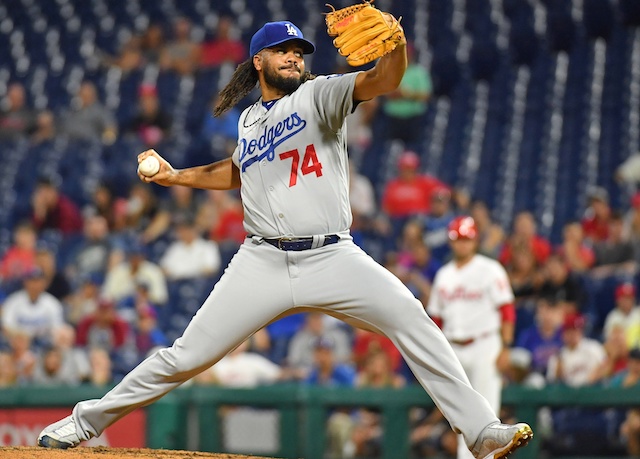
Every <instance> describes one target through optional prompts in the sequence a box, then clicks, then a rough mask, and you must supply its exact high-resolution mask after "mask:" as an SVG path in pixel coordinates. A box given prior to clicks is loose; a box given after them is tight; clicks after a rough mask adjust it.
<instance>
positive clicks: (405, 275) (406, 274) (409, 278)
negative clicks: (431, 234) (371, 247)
mask: <svg viewBox="0 0 640 459" xmlns="http://www.w3.org/2000/svg"><path fill="white" fill-rule="evenodd" d="M403 255H404V254H403ZM406 255H408V256H403V257H400V256H399V257H398V262H397V269H395V270H394V271H395V274H396V275H397V276H398V278H400V280H401V281H402V282H403V283H404V284H405V285H407V286H408V287H409V290H411V292H412V293H413V294H414V295H415V297H416V298H418V299H419V300H420V301H422V303H423V304H427V303H428V302H429V296H430V294H431V285H432V284H433V279H434V277H435V275H436V272H437V271H438V270H439V269H440V267H441V266H442V263H441V262H440V261H439V260H436V259H435V258H433V256H432V255H431V250H430V249H429V247H428V246H427V245H426V244H425V243H424V241H422V240H420V241H419V242H418V243H417V244H415V245H413V246H412V248H411V252H410V253H408V254H406Z"/></svg>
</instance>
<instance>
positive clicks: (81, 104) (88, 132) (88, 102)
mask: <svg viewBox="0 0 640 459" xmlns="http://www.w3.org/2000/svg"><path fill="white" fill-rule="evenodd" d="M61 132H62V134H64V135H66V136H68V137H69V139H71V140H85V141H90V142H95V141H98V140H100V141H102V142H103V143H105V144H107V145H110V144H112V143H113V142H114V141H115V140H116V136H117V129H116V121H115V118H114V116H113V113H111V111H110V110H109V109H107V108H106V107H105V106H104V105H102V103H100V101H99V99H98V92H97V90H96V87H95V85H94V84H93V83H92V82H90V81H83V82H82V84H81V85H80V88H79V89H78V92H77V93H76V94H75V96H74V98H73V99H72V101H71V106H70V107H69V108H68V109H67V110H66V111H65V112H64V113H63V115H62V129H61Z"/></svg>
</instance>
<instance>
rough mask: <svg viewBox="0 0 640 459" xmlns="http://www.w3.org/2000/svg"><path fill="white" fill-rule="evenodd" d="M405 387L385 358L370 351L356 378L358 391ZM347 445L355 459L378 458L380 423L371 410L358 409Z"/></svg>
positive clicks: (380, 441) (380, 444) (380, 433)
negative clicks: (358, 458) (349, 442)
mask: <svg viewBox="0 0 640 459" xmlns="http://www.w3.org/2000/svg"><path fill="white" fill-rule="evenodd" d="M405 384H406V381H405V379H404V378H403V377H402V376H400V375H399V374H396V373H394V372H393V370H392V369H391V365H390V362H389V356H388V355H387V354H385V353H384V352H382V351H377V352H372V353H370V354H369V355H368V356H367V359H366V361H365V362H364V365H363V367H362V369H361V370H360V371H358V374H357V377H356V387H359V388H392V389H399V388H402V387H404V386H405ZM350 430H351V444H349V446H348V448H350V449H353V450H354V452H355V454H354V456H355V457H382V454H381V452H382V451H381V447H382V422H381V417H380V413H379V411H378V410H375V409H368V408H361V409H359V410H358V411H357V414H356V416H355V425H353V426H352V427H351V429H350Z"/></svg>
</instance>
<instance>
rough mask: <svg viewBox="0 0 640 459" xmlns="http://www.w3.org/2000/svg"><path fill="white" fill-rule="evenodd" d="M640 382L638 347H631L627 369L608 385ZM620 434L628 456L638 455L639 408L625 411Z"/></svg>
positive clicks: (639, 453) (639, 351)
mask: <svg viewBox="0 0 640 459" xmlns="http://www.w3.org/2000/svg"><path fill="white" fill-rule="evenodd" d="M638 383H640V348H633V349H631V351H630V352H629V362H628V366H627V369H626V370H624V371H621V372H620V373H618V374H617V375H615V376H614V377H613V378H611V380H610V382H609V387H614V388H629V387H636V386H638ZM620 434H621V436H622V437H623V439H624V440H625V443H626V447H627V453H628V454H629V457H639V456H640V408H631V409H629V410H628V411H627V413H626V419H625V420H624V422H623V423H622V425H621V426H620Z"/></svg>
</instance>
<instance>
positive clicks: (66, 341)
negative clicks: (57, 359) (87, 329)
mask: <svg viewBox="0 0 640 459" xmlns="http://www.w3.org/2000/svg"><path fill="white" fill-rule="evenodd" d="M75 344H76V330H75V328H73V326H72V325H69V324H63V325H62V326H60V327H58V328H56V329H55V331H54V332H53V342H52V345H53V346H54V347H55V348H56V349H58V351H59V352H60V355H61V357H62V368H63V370H62V371H63V373H65V374H66V375H67V378H69V379H70V380H72V381H74V382H85V381H87V380H88V379H89V377H90V373H91V366H90V364H89V356H88V355H87V352H86V351H85V350H84V349H82V348H80V347H77V346H75Z"/></svg>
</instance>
